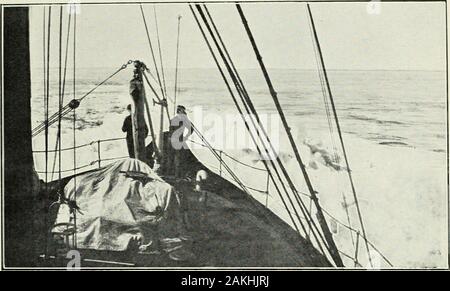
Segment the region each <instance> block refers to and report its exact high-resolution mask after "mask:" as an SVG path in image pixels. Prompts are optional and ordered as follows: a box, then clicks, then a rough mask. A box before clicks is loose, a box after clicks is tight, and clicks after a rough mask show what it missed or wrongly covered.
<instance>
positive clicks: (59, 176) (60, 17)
mask: <svg viewBox="0 0 450 291" xmlns="http://www.w3.org/2000/svg"><path fill="white" fill-rule="evenodd" d="M62 27H63V6H61V7H60V9H59V63H58V64H59V65H58V69H59V81H58V88H59V90H58V92H59V94H58V96H59V98H58V106H59V110H58V132H57V138H56V145H57V146H58V145H59V148H60V149H61V138H60V137H61V111H62V102H61V101H62V88H61V87H62V82H61V81H62V80H61V78H62V75H61V68H62V34H63V30H62ZM56 149H58V148H56ZM55 157H56V155H55ZM55 161H56V158H55ZM58 161H59V163H58V169H59V173H58V181H59V182H58V191H61V150H60V151H59V153H58ZM54 166H55V164H53V168H54ZM53 172H54V170H53ZM53 172H52V177H53Z"/></svg>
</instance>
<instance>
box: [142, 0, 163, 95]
mask: <svg viewBox="0 0 450 291" xmlns="http://www.w3.org/2000/svg"><path fill="white" fill-rule="evenodd" d="M139 7H140V9H141V14H142V20H143V21H144V26H145V32H146V34H147V40H148V45H149V47H150V52H151V55H152V60H153V64H154V65H155V71H156V77H157V79H158V84H159V87H160V89H161V94H162V96H163V99H164V98H165V94H164V88H163V84H162V82H161V76H160V74H159V70H158V64H157V62H156V57H155V52H154V50H153V45H152V41H151V38H150V33H149V31H148V26H147V20H146V19H145V13H144V8H143V7H142V4H140V5H139Z"/></svg>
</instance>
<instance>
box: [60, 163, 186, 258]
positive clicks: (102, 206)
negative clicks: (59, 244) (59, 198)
mask: <svg viewBox="0 0 450 291" xmlns="http://www.w3.org/2000/svg"><path fill="white" fill-rule="evenodd" d="M64 194H65V197H66V198H67V199H69V200H75V198H76V204H77V205H78V206H79V208H80V212H81V213H78V214H77V230H78V231H77V245H78V247H79V248H86V249H96V250H112V251H123V250H126V249H127V248H128V246H129V243H130V240H131V239H136V238H139V239H141V240H142V243H143V244H144V243H149V242H150V241H152V239H154V238H155V237H156V236H155V231H154V230H155V226H156V225H158V236H159V237H160V238H161V239H164V238H170V237H174V236H176V235H177V234H178V232H179V231H180V229H181V227H182V226H181V225H182V223H181V214H180V199H179V197H178V195H177V194H176V192H175V191H174V188H173V187H172V186H171V185H169V184H168V183H166V182H165V181H164V180H162V179H161V178H160V177H159V176H158V175H157V174H156V173H155V172H154V171H153V170H152V169H151V168H150V167H149V166H148V165H146V164H145V163H143V162H141V161H139V160H136V159H125V160H121V161H117V162H115V163H112V164H109V165H107V166H105V167H104V168H101V169H99V170H97V171H94V172H89V173H86V174H83V175H80V176H77V177H76V180H75V179H73V178H72V180H71V181H70V182H69V183H68V184H67V185H66V187H65V189H64ZM68 220H69V210H68V206H67V205H65V204H63V205H62V207H60V210H59V213H58V217H57V220H56V223H61V222H68Z"/></svg>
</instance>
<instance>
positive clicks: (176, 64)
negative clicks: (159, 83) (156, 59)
mask: <svg viewBox="0 0 450 291" xmlns="http://www.w3.org/2000/svg"><path fill="white" fill-rule="evenodd" d="M180 21H181V15H178V26H177V50H176V53H175V81H174V92H173V115H175V114H176V107H177V93H178V56H179V50H180Z"/></svg>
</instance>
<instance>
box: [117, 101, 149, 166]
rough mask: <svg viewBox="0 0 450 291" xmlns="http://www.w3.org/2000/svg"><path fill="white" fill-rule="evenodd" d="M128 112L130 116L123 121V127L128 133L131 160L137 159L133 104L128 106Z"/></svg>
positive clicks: (146, 133)
mask: <svg viewBox="0 0 450 291" xmlns="http://www.w3.org/2000/svg"><path fill="white" fill-rule="evenodd" d="M127 110H128V113H129V115H128V116H127V117H125V120H124V121H123V125H122V131H123V132H126V133H127V137H126V140H127V148H128V155H129V156H130V158H133V159H134V158H135V155H134V142H133V122H132V120H131V104H128V106H127ZM144 133H145V137H147V135H148V128H147V124H145V130H144Z"/></svg>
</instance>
